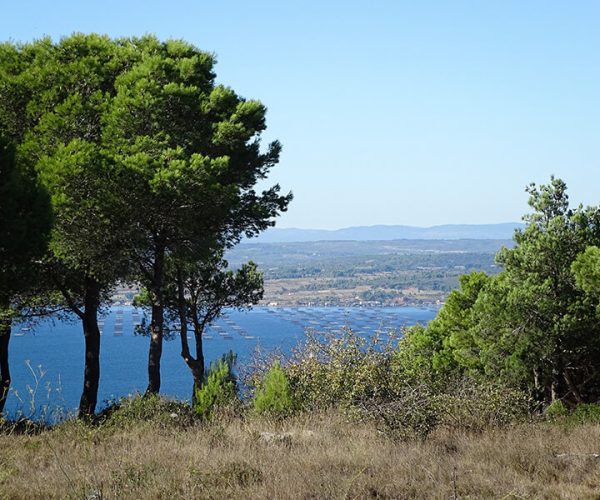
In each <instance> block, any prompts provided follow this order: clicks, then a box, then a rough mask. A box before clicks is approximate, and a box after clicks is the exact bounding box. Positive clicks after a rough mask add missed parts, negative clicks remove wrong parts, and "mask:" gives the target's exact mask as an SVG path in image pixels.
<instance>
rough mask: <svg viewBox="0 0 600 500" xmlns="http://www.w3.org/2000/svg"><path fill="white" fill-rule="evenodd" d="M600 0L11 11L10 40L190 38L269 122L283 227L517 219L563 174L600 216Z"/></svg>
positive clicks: (6, 18) (6, 16)
mask: <svg viewBox="0 0 600 500" xmlns="http://www.w3.org/2000/svg"><path fill="white" fill-rule="evenodd" d="M599 21H600V2H597V1H589V2H586V1H576V2H564V1H560V2H559V1H552V0H546V1H534V0H532V1H522V0H520V1H507V0H504V1H501V0H497V1H492V0H490V1H478V0H477V1H476V0H472V1H461V0H447V1H426V0H423V1H418V2H416V1H377V0H372V1H369V2H367V1H362V2H358V1H352V0H346V1H327V2H326V1H325V0H322V1H320V2H317V1H313V0H305V1H302V2H285V1H281V0H279V1H262V0H255V1H252V2H249V1H248V0H239V1H227V0H221V1H212V2H208V1H204V0H195V1H192V0H188V1H180V0H172V1H169V2H165V1H160V2H159V1H149V0H145V1H124V0H122V1H114V0H104V1H103V2H75V1H67V0H54V1H52V2H48V1H39V0H38V1H28V2H6V4H5V5H3V6H2V16H1V18H0V29H1V37H0V38H1V39H3V40H13V41H29V40H32V39H34V38H39V37H41V36H43V35H50V36H52V37H53V38H55V39H58V38H60V37H61V36H64V35H68V34H70V33H72V32H74V31H81V32H98V33H106V34H109V35H111V36H130V35H141V34H144V33H155V34H156V35H158V36H159V37H160V38H163V39H165V38H183V39H185V40H187V41H189V42H192V43H194V44H195V45H197V46H198V47H199V48H201V49H204V50H207V51H210V52H214V53H215V54H216V55H217V58H218V65H217V68H216V70H217V74H218V79H219V81H220V82H222V83H224V84H227V85H230V86H231V87H233V88H234V89H235V90H236V91H237V92H238V93H240V94H242V95H243V96H245V97H248V98H258V99H260V100H261V101H263V102H264V103H265V104H266V105H267V107H268V108H269V114H268V126H269V130H268V132H267V133H266V134H265V140H271V139H274V138H277V139H279V140H280V141H281V142H282V143H283V146H284V152H283V155H282V159H281V163H280V164H279V165H278V166H277V167H276V168H275V169H274V170H273V172H272V175H271V176H270V182H279V183H280V184H281V185H282V187H283V188H284V189H285V190H292V191H293V192H294V195H295V200H294V202H293V204H292V205H291V206H290V209H289V212H288V213H287V214H285V215H284V216H283V217H281V218H280V220H279V222H278V226H279V227H305V228H309V227H310V228H339V227H345V226H354V225H371V224H408V225H424V226H429V225H436V224H446V223H493V222H505V221H516V220H519V219H520V217H521V216H522V215H523V214H524V213H525V212H526V211H527V208H528V207H527V196H526V194H525V192H524V187H525V185H527V184H528V183H529V182H532V181H534V182H536V183H544V182H547V181H548V180H549V178H550V175H551V174H555V175H557V176H559V177H561V178H563V179H564V180H565V181H566V182H567V185H568V186H569V192H570V196H571V200H573V201H574V202H577V203H578V202H582V203H584V204H592V205H597V204H599V203H600V121H599V120H600V119H599V117H600V30H599V29H598V22H599Z"/></svg>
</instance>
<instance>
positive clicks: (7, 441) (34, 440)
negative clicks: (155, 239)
mask: <svg viewBox="0 0 600 500" xmlns="http://www.w3.org/2000/svg"><path fill="white" fill-rule="evenodd" d="M599 442H600V426H597V425H582V426H576V427H572V428H565V427H561V426H557V425H553V424H531V423H530V424H522V425H517V426H512V427H506V428H500V429H490V430H486V431H483V432H468V431H457V430H453V429H450V428H440V429H438V430H436V431H435V432H434V433H432V434H431V435H430V436H429V437H428V438H426V439H425V440H408V441H398V440H394V439H392V438H390V437H388V436H386V435H385V434H382V433H381V432H379V431H378V429H377V428H376V427H375V426H373V425H371V424H369V423H364V422H363V423H357V422H350V421H349V420H348V419H346V418H344V417H342V416H340V415H339V414H337V413H318V414H303V415H300V416H298V417H294V418H289V419H287V420H284V421H279V422H274V421H268V420H261V419H252V418H241V417H240V418H235V417H231V416H230V417H229V418H221V419H219V421H213V422H212V423H204V424H199V423H190V422H187V423H186V422H185V415H182V414H181V413H178V412H177V411H173V412H171V413H166V414H164V415H163V416H162V417H161V418H160V419H146V418H141V416H140V418H138V419H136V418H134V417H132V416H129V417H128V419H121V420H118V421H117V423H112V424H105V425H104V426H96V427H95V426H89V425H85V424H82V423H76V422H70V423H67V424H63V425H62V426H59V427H57V428H55V429H52V430H46V431H43V432H41V433H38V434H33V435H28V434H19V433H16V432H13V433H9V434H3V435H0V450H1V452H0V497H1V498H19V499H20V498H23V499H34V498H40V499H41V498H44V499H47V498H88V499H92V498H93V499H100V498H103V499H109V498H110V499H112V498H115V499H117V498H148V499H150V498H153V499H154V498H165V499H166V498H169V499H172V498H215V499H217V498H257V499H258V498H339V499H342V498H440V499H442V498H514V499H517V498H572V499H585V498H590V499H591V498H598V491H599V488H600V459H598V457H597V455H594V454H595V453H598V452H600V449H598V443H599Z"/></svg>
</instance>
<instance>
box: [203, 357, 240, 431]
mask: <svg viewBox="0 0 600 500" xmlns="http://www.w3.org/2000/svg"><path fill="white" fill-rule="evenodd" d="M234 362H235V356H234V355H233V353H232V352H230V353H229V354H228V355H226V356H223V357H222V358H221V359H220V360H219V361H218V362H216V363H211V364H210V367H209V369H208V370H207V375H206V381H205V383H204V385H203V386H202V387H201V388H200V389H199V390H198V391H196V396H195V399H194V411H195V412H196V414H197V415H198V416H200V417H202V418H205V419H210V418H211V417H212V416H213V414H214V412H215V411H216V410H218V409H220V408H224V407H226V406H227V405H229V404H231V403H233V402H234V401H235V400H236V399H237V393H236V390H237V387H236V386H237V383H236V379H235V376H234V375H233V364H234Z"/></svg>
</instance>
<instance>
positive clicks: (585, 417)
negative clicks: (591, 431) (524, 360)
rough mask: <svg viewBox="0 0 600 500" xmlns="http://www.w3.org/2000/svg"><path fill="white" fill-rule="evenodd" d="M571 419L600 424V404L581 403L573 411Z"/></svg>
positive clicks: (575, 421)
mask: <svg viewBox="0 0 600 500" xmlns="http://www.w3.org/2000/svg"><path fill="white" fill-rule="evenodd" d="M570 419H571V420H572V421H573V422H574V423H576V424H600V404H593V403H588V404H581V405H578V406H577V407H576V408H575V409H574V410H573V413H571V416H570Z"/></svg>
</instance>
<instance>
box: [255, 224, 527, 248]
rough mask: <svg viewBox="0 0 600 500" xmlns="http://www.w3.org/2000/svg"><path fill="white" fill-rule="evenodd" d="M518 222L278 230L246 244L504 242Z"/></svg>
mask: <svg viewBox="0 0 600 500" xmlns="http://www.w3.org/2000/svg"><path fill="white" fill-rule="evenodd" d="M521 227H523V224H521V223H518V222H506V223H502V224H446V225H443V226H432V227H415V226H385V225H378V226H359V227H347V228H343V229H336V230H327V229H293V228H290V229H280V228H271V229H268V230H267V231H265V232H264V233H263V234H261V235H260V236H259V237H258V238H254V239H252V240H246V243H291V242H305V241H348V240H350V241H381V240H405V239H406V240H460V239H475V240H506V239H511V238H512V236H513V233H514V231H515V229H517V228H521Z"/></svg>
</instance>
